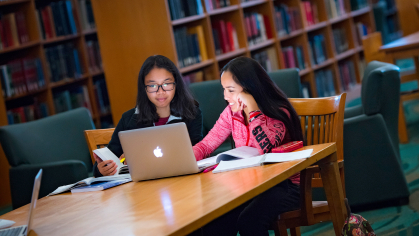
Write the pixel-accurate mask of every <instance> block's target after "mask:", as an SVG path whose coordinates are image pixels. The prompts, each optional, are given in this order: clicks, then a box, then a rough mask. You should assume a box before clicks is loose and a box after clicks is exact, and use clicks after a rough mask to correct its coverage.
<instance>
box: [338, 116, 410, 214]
mask: <svg viewBox="0 0 419 236" xmlns="http://www.w3.org/2000/svg"><path fill="white" fill-rule="evenodd" d="M343 135H344V137H343V140H344V143H343V145H344V148H343V151H344V157H345V185H346V194H347V198H348V199H350V202H351V205H352V206H355V205H357V206H360V205H365V204H374V203H378V202H384V201H387V200H394V199H401V198H404V197H408V196H409V189H408V187H407V183H406V179H405V175H404V173H403V170H402V167H401V160H400V159H399V155H397V153H396V150H395V149H394V147H393V145H392V141H391V138H390V135H389V133H388V132H387V126H386V124H385V122H384V119H383V117H382V116H381V114H375V115H370V116H366V115H360V116H357V117H353V118H349V119H345V120H344V132H343Z"/></svg>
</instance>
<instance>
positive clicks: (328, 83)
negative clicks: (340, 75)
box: [314, 69, 336, 97]
mask: <svg viewBox="0 0 419 236" xmlns="http://www.w3.org/2000/svg"><path fill="white" fill-rule="evenodd" d="M314 79H315V81H316V89H317V96H318V97H329V96H333V95H336V90H335V82H334V79H333V72H332V70H331V69H322V70H318V71H316V73H314Z"/></svg>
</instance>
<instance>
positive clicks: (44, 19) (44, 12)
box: [41, 7, 53, 39]
mask: <svg viewBox="0 0 419 236" xmlns="http://www.w3.org/2000/svg"><path fill="white" fill-rule="evenodd" d="M41 16H42V22H43V23H44V30H45V38H47V39H50V38H53V36H52V30H51V24H50V23H49V14H48V10H47V8H46V7H44V8H43V9H42V10H41Z"/></svg>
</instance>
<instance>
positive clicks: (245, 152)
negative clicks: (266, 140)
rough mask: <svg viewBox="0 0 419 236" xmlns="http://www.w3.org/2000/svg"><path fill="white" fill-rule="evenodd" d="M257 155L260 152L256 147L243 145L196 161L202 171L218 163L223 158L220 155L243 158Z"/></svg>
mask: <svg viewBox="0 0 419 236" xmlns="http://www.w3.org/2000/svg"><path fill="white" fill-rule="evenodd" d="M258 155H260V154H259V151H258V149H257V148H254V147H248V146H243V147H238V148H234V149H231V150H228V151H225V152H222V153H220V154H218V155H216V156H213V157H208V158H205V159H203V160H200V161H198V162H197V163H198V168H199V170H200V171H202V170H204V169H206V168H208V167H210V166H213V165H215V164H217V163H219V162H220V159H223V158H220V157H223V156H230V157H235V158H240V159H244V158H250V157H255V156H258ZM217 160H218V161H217Z"/></svg>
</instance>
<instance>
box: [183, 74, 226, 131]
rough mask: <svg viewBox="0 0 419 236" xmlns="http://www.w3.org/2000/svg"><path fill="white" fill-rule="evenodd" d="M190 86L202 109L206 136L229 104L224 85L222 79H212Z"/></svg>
mask: <svg viewBox="0 0 419 236" xmlns="http://www.w3.org/2000/svg"><path fill="white" fill-rule="evenodd" d="M189 88H190V89H191V91H192V94H193V96H194V98H195V99H196V100H197V101H198V103H199V108H200V109H201V111H202V117H203V126H204V136H205V135H206V134H207V133H208V132H209V131H210V130H211V129H212V127H214V125H215V122H216V121H217V120H218V118H219V117H220V114H221V113H222V112H223V111H224V109H225V108H226V106H227V102H226V101H225V100H224V92H223V87H222V86H221V82H220V80H210V81H204V82H199V83H192V84H191V85H190V86H189Z"/></svg>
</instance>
